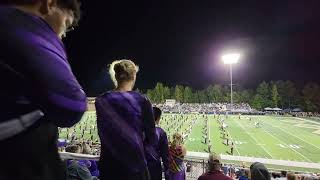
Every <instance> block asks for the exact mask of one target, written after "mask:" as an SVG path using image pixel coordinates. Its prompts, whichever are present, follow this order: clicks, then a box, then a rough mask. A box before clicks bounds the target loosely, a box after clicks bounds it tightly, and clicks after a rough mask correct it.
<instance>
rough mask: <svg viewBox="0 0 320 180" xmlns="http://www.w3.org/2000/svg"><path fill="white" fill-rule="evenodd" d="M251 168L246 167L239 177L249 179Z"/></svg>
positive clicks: (240, 179)
mask: <svg viewBox="0 0 320 180" xmlns="http://www.w3.org/2000/svg"><path fill="white" fill-rule="evenodd" d="M249 173H250V171H249V169H244V173H242V174H241V175H240V177H239V180H249Z"/></svg>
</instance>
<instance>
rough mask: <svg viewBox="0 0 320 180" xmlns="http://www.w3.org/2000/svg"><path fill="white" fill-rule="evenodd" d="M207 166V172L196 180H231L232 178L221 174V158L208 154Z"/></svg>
mask: <svg viewBox="0 0 320 180" xmlns="http://www.w3.org/2000/svg"><path fill="white" fill-rule="evenodd" d="M208 165H209V171H208V172H206V173H204V174H202V175H201V176H200V177H199V178H198V180H232V178H230V177H229V176H226V175H225V174H223V173H222V171H221V167H222V164H221V158H220V156H219V155H216V154H210V155H209V160H208Z"/></svg>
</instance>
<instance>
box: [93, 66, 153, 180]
mask: <svg viewBox="0 0 320 180" xmlns="http://www.w3.org/2000/svg"><path fill="white" fill-rule="evenodd" d="M109 72H110V75H111V78H112V80H113V82H114V85H115V87H116V88H115V90H113V91H108V92H106V93H104V94H103V95H101V96H99V97H97V98H96V102H95V106H96V113H97V127H98V134H99V137H100V141H101V156H100V161H99V171H100V178H101V179H102V180H104V179H117V180H134V179H137V180H144V179H149V172H148V168H147V161H146V158H145V150H144V149H145V147H144V143H146V144H149V145H153V143H155V142H156V140H155V139H156V133H155V122H154V117H153V112H152V106H151V103H150V101H149V100H148V99H147V98H146V97H144V96H143V95H141V94H140V93H138V92H135V91H132V88H133V86H134V84H135V80H136V73H137V72H138V67H137V66H136V65H135V64H134V63H133V62H132V61H130V60H120V61H114V62H113V63H112V64H111V66H110V70H109Z"/></svg>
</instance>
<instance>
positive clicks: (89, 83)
mask: <svg viewBox="0 0 320 180" xmlns="http://www.w3.org/2000/svg"><path fill="white" fill-rule="evenodd" d="M319 8H320V1H318V0H296V1H295V0H290V1H286V0H268V1H262V0H254V1H244V0H242V1H214V0H210V1H209V0H208V1H206V0H193V1H182V0H170V1H167V0H160V1H151V0H148V1H132V0H130V1H120V0H108V1H97V0H87V1H83V6H82V10H83V16H82V19H81V21H80V26H79V27H77V28H76V29H75V31H73V32H71V33H70V34H69V35H68V37H67V38H66V39H65V40H64V41H65V44H66V47H67V51H68V54H69V57H70V58H69V60H70V63H71V66H72V68H73V71H74V73H75V75H76V76H77V78H78V80H79V82H80V83H81V85H82V86H83V88H84V90H85V91H86V92H87V94H88V95H89V96H95V95H97V94H99V93H101V92H103V91H105V90H109V89H110V88H112V82H111V80H110V79H109V76H108V74H107V65H108V64H110V63H111V62H112V61H113V60H116V59H123V58H127V59H132V60H133V61H134V62H136V63H137V64H138V65H139V66H140V72H139V73H138V77H137V84H136V87H138V88H139V89H147V88H153V87H154V86H155V84H156V82H163V83H164V84H166V85H169V86H172V85H176V84H182V85H189V86H192V87H194V88H205V87H207V86H208V85H209V84H215V83H220V84H227V83H228V82H229V76H228V67H227V66H225V65H224V64H223V63H222V62H221V58H220V57H221V55H222V54H223V53H224V52H228V51H237V52H240V53H241V54H242V58H241V59H240V61H241V62H240V63H239V64H237V65H236V66H235V67H234V79H235V83H236V84H237V85H239V86H242V87H246V88H253V87H255V86H256V85H257V84H258V83H259V82H261V81H263V80H266V81H270V80H280V79H282V80H293V81H296V82H298V83H301V84H303V83H306V82H308V81H316V82H319V81H320V78H319V77H320V75H319V74H320V73H319V71H320V10H319Z"/></svg>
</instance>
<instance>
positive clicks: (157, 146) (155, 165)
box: [146, 107, 169, 180]
mask: <svg viewBox="0 0 320 180" xmlns="http://www.w3.org/2000/svg"><path fill="white" fill-rule="evenodd" d="M153 115H154V119H155V123H156V125H157V127H156V134H157V139H156V140H157V141H156V143H154V144H153V146H149V145H147V146H146V159H147V161H148V168H149V172H150V178H151V180H162V167H161V160H162V162H163V167H164V172H165V178H166V180H168V178H169V177H168V167H169V163H168V160H169V159H168V158H169V157H168V156H169V149H168V137H167V134H166V132H165V131H164V130H163V129H162V128H161V127H159V122H160V119H161V110H160V109H159V108H157V107H153Z"/></svg>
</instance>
